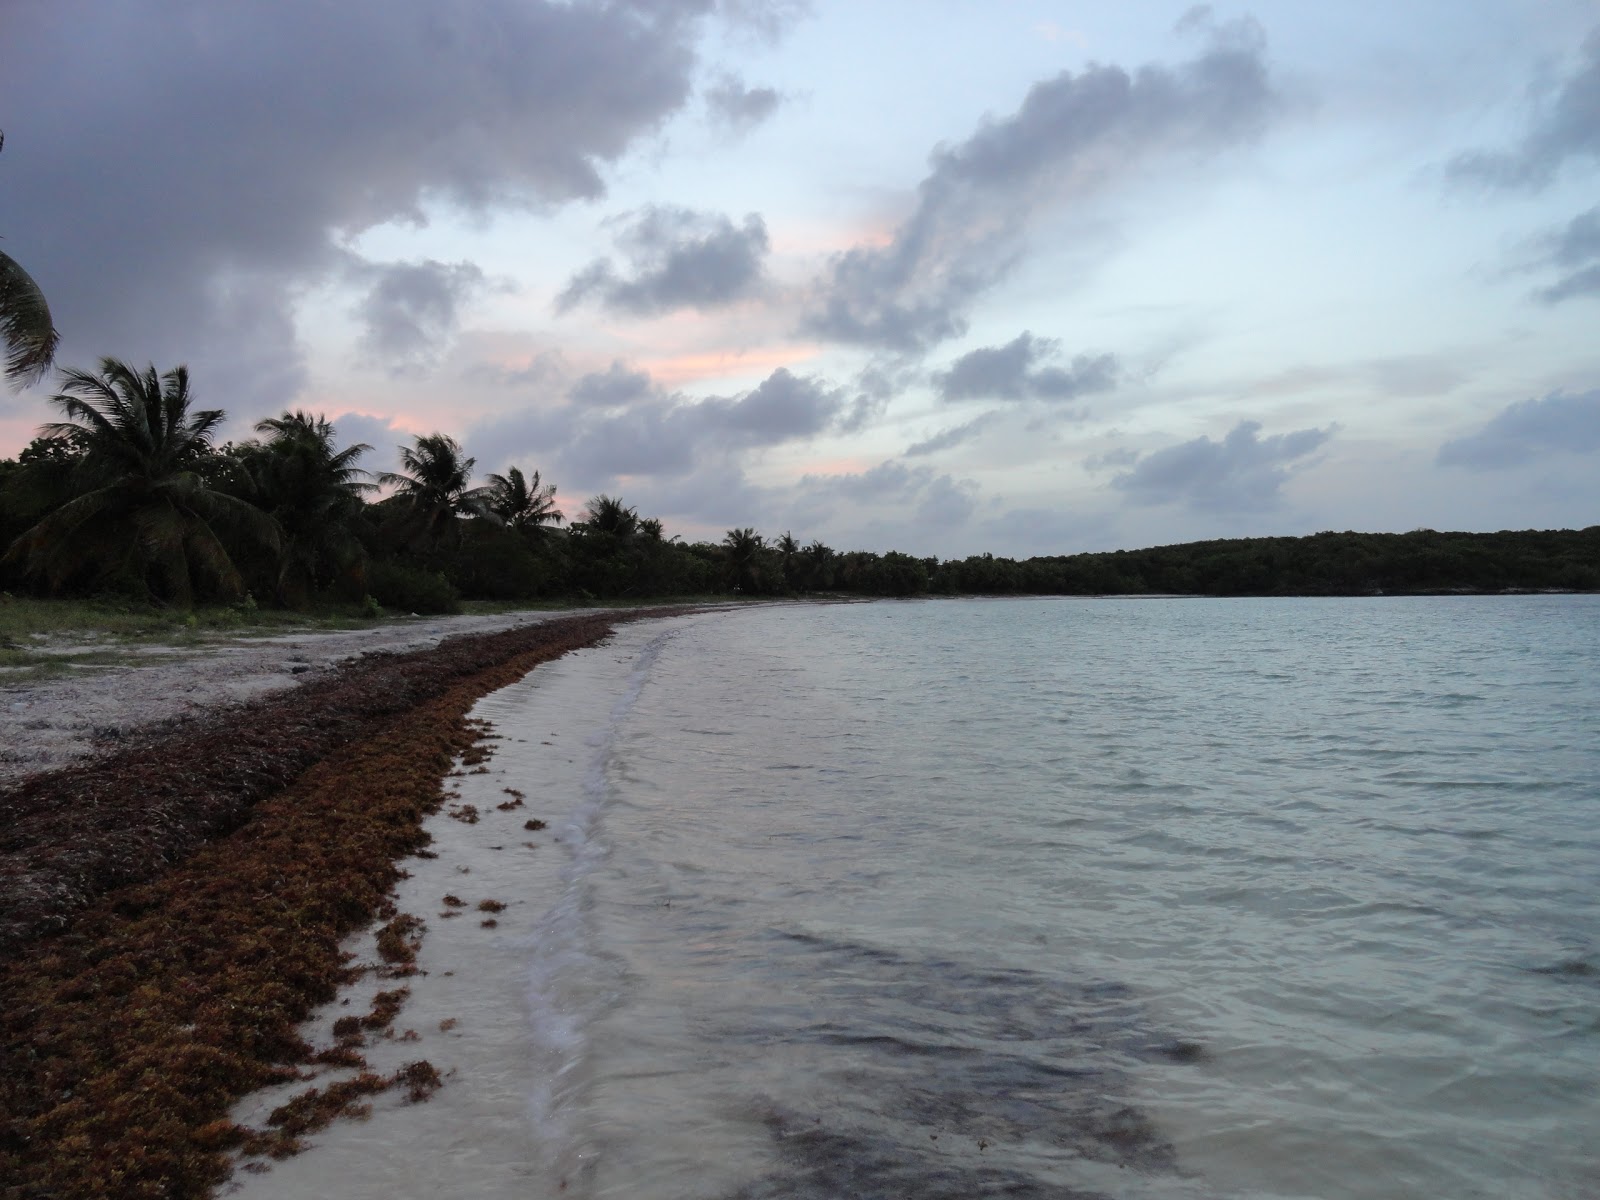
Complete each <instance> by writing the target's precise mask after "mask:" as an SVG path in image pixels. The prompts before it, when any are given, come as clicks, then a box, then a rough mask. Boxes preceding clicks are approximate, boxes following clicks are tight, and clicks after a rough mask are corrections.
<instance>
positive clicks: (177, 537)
mask: <svg viewBox="0 0 1600 1200" xmlns="http://www.w3.org/2000/svg"><path fill="white" fill-rule="evenodd" d="M62 378H63V384H64V386H63V389H62V391H61V392H60V393H58V394H57V395H56V396H54V397H52V404H53V405H54V406H55V407H56V408H57V409H58V410H59V413H60V415H61V416H62V418H63V419H62V420H61V421H59V422H57V423H55V424H53V425H48V426H46V427H45V428H44V429H43V430H42V431H41V436H40V437H38V438H36V439H35V440H34V441H33V442H32V443H30V444H29V445H28V446H27V448H26V449H24V450H23V451H22V452H21V454H20V455H19V456H18V457H17V458H16V459H3V460H0V590H9V591H27V592H32V593H36V594H44V595H65V596H80V597H82V596H107V595H115V596H127V597H130V598H134V599H137V600H142V601H150V600H153V601H156V602H158V603H162V604H169V605H173V606H177V607H188V606H190V605H192V604H193V603H194V602H196V601H223V602H234V603H241V604H246V605H250V604H263V605H272V606H277V607H287V608H298V607H306V606H310V605H324V604H329V603H333V604H346V605H354V606H358V607H361V608H364V609H366V610H368V611H371V612H374V613H376V612H377V611H379V610H383V609H388V610H398V611H402V612H416V613H434V612H448V611H451V610H453V609H455V608H456V607H457V606H458V604H459V603H460V601H461V600H462V599H463V598H468V599H484V600H498V601H509V602H523V601H537V600H543V599H577V600H584V599H596V600H614V599H622V598H644V597H667V596H684V595H708V594H718V593H722V594H740V595H749V596H781V595H806V594H817V593H846V594H853V595H865V596H915V595H923V594H930V593H931V594H943V595H954V594H973V593H981V594H991V595H996V594H997V595H1105V594H1120V593H1133V594H1141V593H1142V594H1150V593H1185V594H1202V595H1223V596H1273V595H1364V594H1371V593H1377V592H1386V593H1387V592H1454V591H1502V590H1506V589H1517V590H1543V589H1565V590H1576V591H1595V590H1600V526H1592V527H1590V528H1588V529H1585V530H1580V531H1571V530H1557V531H1545V532H1538V531H1527V532H1502V533H1492V534H1474V533H1434V532H1432V531H1430V530H1418V531H1415V532H1413V533H1406V534H1361V533H1319V534H1316V535H1314V536H1312V537H1301V538H1253V539H1247V540H1234V541H1214V542H1191V543H1188V544H1185V545H1178V546H1161V547H1156V548H1154V549H1149V550H1123V551H1116V552H1112V553H1101V554H1075V555H1068V556H1058V557H1041V558H1030V559H1026V560H1023V561H1015V560H1012V559H1007V558H995V557H993V556H992V555H987V554H985V555H980V556H974V557H971V558H966V559H961V560H959V561H957V560H950V561H945V562H941V561H940V560H938V559H936V558H918V557H915V556H912V555H909V554H901V553H897V552H894V551H890V552H889V553H886V554H874V553H870V552H866V551H849V552H839V551H836V550H834V549H833V548H832V547H829V546H826V545H824V544H823V543H822V542H820V541H812V542H810V543H808V544H804V545H803V544H801V542H800V541H799V540H798V539H796V538H795V537H794V536H793V535H792V534H790V533H784V534H782V535H781V536H779V537H776V538H772V539H768V538H766V537H763V536H762V535H761V534H759V533H757V532H756V531H755V530H754V529H751V528H741V529H731V530H729V531H728V532H727V535H726V536H725V537H724V538H723V539H722V540H721V541H720V542H716V543H712V542H696V543H692V544H685V543H683V542H681V541H679V540H678V539H677V538H676V537H668V536H666V534H665V533H664V531H663V529H662V525H661V522H660V521H659V520H657V519H653V518H650V517H645V516H641V515H640V514H639V512H638V511H637V510H636V509H635V508H633V507H631V506H629V505H628V504H626V503H625V502H624V501H623V500H622V499H620V498H618V497H614V496H604V495H601V496H594V497H592V498H591V499H589V500H588V501H587V502H586V503H585V504H584V505H583V506H582V508H581V509H580V510H579V511H578V512H576V513H575V514H574V518H575V519H573V520H572V521H571V522H570V524H568V523H567V518H566V515H565V514H564V513H563V512H562V511H561V509H560V508H559V507H558V505H557V503H556V489H555V487H554V485H552V484H549V483H545V482H543V481H542V480H541V479H540V475H539V472H537V471H530V472H528V473H527V474H526V475H524V473H523V472H522V471H521V470H520V469H518V468H516V467H511V468H508V469H507V471H506V474H505V475H489V476H487V482H486V483H485V484H482V485H480V486H474V483H473V470H474V466H475V464H474V462H473V460H472V459H471V458H467V457H465V455H464V454H463V452H462V449H461V447H460V446H459V445H457V444H456V443H455V442H454V441H452V440H451V439H450V438H448V437H446V436H444V435H442V434H430V435H427V436H421V437H416V438H414V439H412V444H411V445H408V446H402V447H400V456H399V457H400V466H401V470H400V471H397V472H380V473H378V474H376V475H369V473H368V472H367V471H365V470H364V469H362V468H361V467H360V466H359V465H358V460H359V459H360V458H361V457H362V456H363V455H365V454H367V453H369V452H370V449H371V448H370V447H367V446H361V445H353V446H345V447H342V448H341V447H340V446H339V445H338V444H337V437H336V432H337V431H336V430H335V429H334V427H333V426H332V425H331V424H330V423H329V422H328V421H327V420H326V419H324V418H323V417H321V416H318V415H313V414H307V413H303V412H286V413H283V414H282V415H281V416H278V417H273V418H269V419H266V420H263V421H261V422H259V423H258V424H257V425H256V432H257V434H258V435H260V436H258V437H257V438H253V439H250V440H247V441H243V442H239V443H228V444H226V445H222V446H217V445H214V444H213V440H212V433H213V431H214V430H215V429H216V428H217V427H218V426H219V425H220V424H221V422H222V421H223V419H224V414H223V413H222V412H221V410H217V409H207V410H198V409H196V408H195V407H194V406H193V405H192V403H191V398H190V395H189V388H188V375H187V372H186V371H184V369H183V368H181V367H180V368H178V369H176V370H174V371H169V372H167V373H166V374H164V375H157V373H156V371H155V369H154V368H150V369H148V370H145V371H136V370H134V369H132V368H130V367H128V366H127V365H126V364H123V363H121V362H118V361H116V360H114V359H106V360H103V361H102V362H101V364H100V368H99V370H98V371H97V372H86V371H66V372H63V374H62ZM380 487H381V488H382V489H384V490H385V491H386V493H387V494H385V495H383V497H382V498H381V499H380V498H376V497H377V495H378V492H379V488H380ZM563 525H565V526H566V527H565V528H562V527H561V526H563Z"/></svg>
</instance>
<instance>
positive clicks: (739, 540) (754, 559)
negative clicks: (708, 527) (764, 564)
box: [722, 528, 766, 591]
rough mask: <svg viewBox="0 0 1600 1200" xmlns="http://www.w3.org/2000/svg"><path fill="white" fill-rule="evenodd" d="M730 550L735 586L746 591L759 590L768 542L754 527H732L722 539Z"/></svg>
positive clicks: (731, 574)
mask: <svg viewBox="0 0 1600 1200" xmlns="http://www.w3.org/2000/svg"><path fill="white" fill-rule="evenodd" d="M722 544H723V545H724V546H726V547H727V551H728V572H729V575H730V577H731V579H732V583H733V586H734V587H735V588H739V589H741V590H744V591H755V590H757V584H758V583H759V582H760V574H759V563H760V557H761V551H762V550H763V549H765V548H766V543H765V542H763V541H762V540H761V535H760V534H759V533H757V532H756V531H755V530H754V529H749V528H745V529H730V530H728V536H727V537H725V538H723V539H722Z"/></svg>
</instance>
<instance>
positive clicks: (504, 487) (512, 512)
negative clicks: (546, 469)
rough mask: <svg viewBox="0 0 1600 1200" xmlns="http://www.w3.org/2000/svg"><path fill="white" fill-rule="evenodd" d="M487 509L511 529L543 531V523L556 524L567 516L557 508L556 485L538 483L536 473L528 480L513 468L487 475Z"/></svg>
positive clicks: (537, 532) (540, 532)
mask: <svg viewBox="0 0 1600 1200" xmlns="http://www.w3.org/2000/svg"><path fill="white" fill-rule="evenodd" d="M489 511H491V512H492V513H494V514H495V515H496V516H497V517H499V518H500V519H501V520H502V521H504V522H505V523H506V524H507V525H509V526H510V527H511V528H512V529H526V530H527V531H528V532H530V533H533V534H542V533H543V532H544V527H545V526H546V525H559V524H561V522H562V521H565V520H566V517H565V516H564V515H563V514H562V512H561V510H560V509H559V508H557V507H556V485H555V484H553V483H547V484H542V485H541V484H540V482H539V472H537V471H535V472H534V473H533V479H532V481H531V482H530V481H529V480H527V479H524V478H523V476H522V472H521V471H520V470H518V469H517V468H516V467H512V468H511V469H510V470H508V471H507V472H506V473H505V474H504V475H491V476H489Z"/></svg>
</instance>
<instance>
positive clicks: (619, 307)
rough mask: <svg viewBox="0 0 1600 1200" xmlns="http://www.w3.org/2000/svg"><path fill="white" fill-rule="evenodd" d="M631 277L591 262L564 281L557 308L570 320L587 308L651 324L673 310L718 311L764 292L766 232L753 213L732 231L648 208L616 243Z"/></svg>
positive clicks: (606, 263) (711, 219) (675, 211)
mask: <svg viewBox="0 0 1600 1200" xmlns="http://www.w3.org/2000/svg"><path fill="white" fill-rule="evenodd" d="M617 244H618V246H619V248H620V249H621V250H622V252H623V253H624V255H625V256H626V257H627V259H628V267H629V269H630V271H631V272H632V274H631V276H623V275H619V274H618V272H617V268H616V267H615V266H613V265H612V262H611V260H610V259H607V258H601V259H596V260H595V261H594V262H592V263H590V264H589V265H588V266H587V267H585V268H584V269H583V270H582V271H579V272H578V273H577V274H576V275H574V276H573V277H572V279H571V280H570V281H568V283H567V286H566V288H565V290H563V291H562V293H561V295H560V296H559V297H558V298H557V300H556V309H557V311H559V312H568V311H570V310H571V309H573V308H575V307H576V306H577V305H579V304H581V303H583V302H584V301H585V300H590V299H593V300H595V301H596V302H598V303H599V304H600V305H601V307H603V308H606V309H608V310H610V311H612V312H615V313H622V314H625V315H628V316H637V317H650V316H659V315H660V314H662V313H665V312H671V311H672V310H673V309H677V308H698V309H711V308H720V307H722V306H724V305H728V304H732V303H734V302H735V301H737V300H742V299H744V298H745V297H746V296H749V295H751V294H752V293H754V292H755V291H756V289H757V288H758V287H759V286H760V284H761V276H762V263H763V260H764V259H765V258H766V254H767V246H768V242H767V226H766V223H765V222H764V221H762V219H761V217H760V216H758V215H757V214H755V213H751V214H750V215H749V216H747V217H745V219H744V223H743V224H742V225H735V224H734V223H733V222H732V221H731V220H729V219H728V218H727V217H725V216H722V215H721V214H717V213H699V212H694V211H692V210H690V209H686V208H647V209H645V210H643V211H642V212H640V213H637V214H634V216H633V219H632V221H631V223H630V224H629V225H628V226H627V227H626V228H625V229H624V230H623V232H622V234H621V235H620V236H619V237H618V238H617Z"/></svg>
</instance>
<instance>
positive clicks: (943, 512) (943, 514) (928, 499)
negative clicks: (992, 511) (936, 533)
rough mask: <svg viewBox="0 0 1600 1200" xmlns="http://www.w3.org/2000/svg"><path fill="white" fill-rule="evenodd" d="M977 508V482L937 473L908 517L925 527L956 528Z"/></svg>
mask: <svg viewBox="0 0 1600 1200" xmlns="http://www.w3.org/2000/svg"><path fill="white" fill-rule="evenodd" d="M977 511H978V487H977V484H975V483H972V482H970V481H967V480H959V481H958V480H956V479H953V478H951V477H950V476H949V475H941V476H939V477H938V478H937V479H935V480H934V481H933V482H932V483H930V484H929V485H928V487H927V490H926V491H925V492H923V494H922V499H921V501H920V502H919V503H918V504H917V508H916V512H915V513H914V514H912V520H913V521H914V522H915V523H916V524H918V525H921V526H924V527H926V528H929V529H935V530H949V529H959V528H960V527H961V526H963V525H965V524H966V523H967V522H968V521H970V520H971V519H972V514H973V513H975V512H977Z"/></svg>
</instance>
